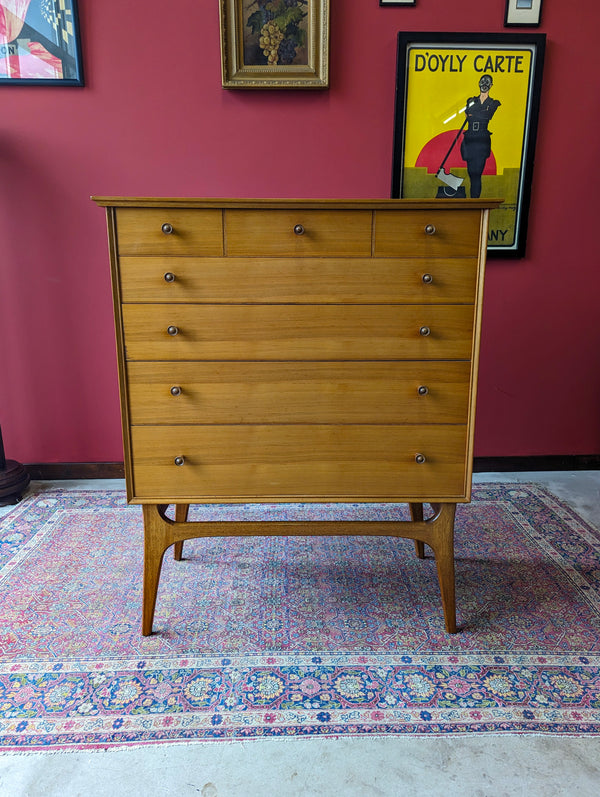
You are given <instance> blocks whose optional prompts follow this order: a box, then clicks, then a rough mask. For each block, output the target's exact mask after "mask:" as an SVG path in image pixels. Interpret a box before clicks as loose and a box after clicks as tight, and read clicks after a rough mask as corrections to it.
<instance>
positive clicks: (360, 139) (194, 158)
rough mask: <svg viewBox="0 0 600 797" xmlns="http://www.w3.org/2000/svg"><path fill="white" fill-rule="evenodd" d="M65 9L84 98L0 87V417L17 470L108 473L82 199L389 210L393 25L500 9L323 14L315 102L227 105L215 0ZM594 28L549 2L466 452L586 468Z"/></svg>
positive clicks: (107, 345)
mask: <svg viewBox="0 0 600 797" xmlns="http://www.w3.org/2000/svg"><path fill="white" fill-rule="evenodd" d="M79 7H80V17H81V28H82V45H83V52H84V66H85V76H86V86H85V88H54V87H41V88H38V87H15V86H0V94H1V98H2V106H1V107H2V114H1V117H0V241H1V247H0V275H1V283H0V290H1V293H0V335H1V337H0V341H1V344H0V345H1V349H0V357H1V362H0V374H1V379H2V384H1V391H0V423H1V424H2V428H3V432H4V438H5V444H6V450H7V455H8V456H9V457H11V458H14V459H18V460H20V461H22V462H61V461H64V462H68V461H70V462H74V461H116V460H120V459H121V458H122V449H121V436H120V421H119V409H118V389H117V377H116V365H115V348H114V335H113V328H112V304H111V296H110V281H109V266H108V253H107V244H106V230H105V222H104V215H103V210H101V209H100V208H98V207H96V205H94V204H93V203H92V202H90V200H89V196H90V195H91V194H109V195H134V196H144V195H165V196H168V195H172V196H222V197H226V196H248V197H252V196H256V197H268V196H272V197H284V196H298V197H387V196H389V191H390V183H391V160H392V143H393V112H394V83H395V60H396V34H397V32H398V31H399V30H440V31H479V32H483V31H485V32H507V29H505V28H504V27H503V19H504V0H493V2H492V0H490V1H489V2H486V3H482V2H481V0H455V2H453V3H448V2H446V1H445V0H418V4H417V6H416V7H414V8H403V7H396V8H380V7H379V5H378V2H377V0H346V2H343V0H331V87H330V89H329V90H328V91H324V92H302V91H296V92H294V91H270V92H244V91H225V90H223V89H222V88H221V78H220V53H219V20H218V3H217V2H216V0H213V1H212V2H210V3H208V2H197V1H196V0H169V2H168V3H164V2H158V1H157V0H147V1H146V2H145V3H123V2H122V0H103V2H101V3H100V2H93V0H80V2H79ZM599 22H600V11H599V10H598V4H597V3H596V2H595V0H580V2H578V3H577V4H565V3H552V2H548V0H546V2H545V3H544V8H543V25H542V26H541V28H539V29H538V31H539V32H545V33H547V35H548V46H547V53H546V67H545V74H544V86H543V94H542V106H541V116H540V133H539V137H538V145H537V156H536V166H535V174H534V181H533V185H532V194H531V201H532V208H531V214H530V225H529V237H528V249H527V257H526V258H525V259H523V260H518V261H509V260H502V261H500V260H494V261H490V263H489V265H488V276H487V282H486V298H485V314H484V323H483V340H482V350H481V367H480V384H479V410H478V425H477V434H476V454H477V455H479V456H516V455H538V454H539V455H544V454H593V453H596V454H597V453H600V400H599V399H600V396H599V393H600V368H599V362H598V360H599V358H598V352H599V350H600V345H599V344H600V331H599V326H600V325H599V322H598V315H599V314H598V311H597V302H598V294H599V292H600V291H599V288H600V273H599V266H600V257H599V256H598V254H597V248H598V247H597V243H596V237H597V235H598V221H597V219H596V213H595V210H596V205H597V199H596V196H597V192H598V186H599V181H598V177H599V167H598V164H599V163H600V139H599V136H598V130H599V129H600V104H599V103H598V76H599V69H598V67H599V53H600V48H599V46H598V44H597V41H596V39H597V34H596V31H597V29H598V23H599ZM510 30H511V31H512V32H514V31H515V30H516V29H514V28H511V29H510ZM524 32H526V31H524Z"/></svg>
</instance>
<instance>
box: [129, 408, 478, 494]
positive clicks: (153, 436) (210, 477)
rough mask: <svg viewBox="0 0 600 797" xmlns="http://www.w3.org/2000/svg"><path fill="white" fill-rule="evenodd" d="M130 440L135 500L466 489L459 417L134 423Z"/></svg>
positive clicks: (456, 491) (455, 491)
mask: <svg viewBox="0 0 600 797" xmlns="http://www.w3.org/2000/svg"><path fill="white" fill-rule="evenodd" d="M131 440H132V461H133V480H134V497H135V498H137V499H147V500H148V499H153V500H159V501H162V500H169V501H174V500H177V499H198V500H225V501H227V500H234V501H235V500H248V501H254V500H260V499H266V500H270V499H271V500H288V499H289V500H344V499H347V500H352V501H356V500H394V499H395V498H397V499H398V500H401V499H402V498H407V497H417V496H423V498H424V500H429V501H431V500H434V499H435V498H447V499H450V498H455V499H457V500H458V499H459V498H460V496H463V495H464V491H465V459H466V447H467V431H466V427H465V426H385V425H382V426H369V425H362V426H327V425H315V426H306V425H304V424H303V425H298V426H289V425H270V426H245V425H238V426H171V427H151V426H136V427H133V428H132V429H131ZM420 457H424V461H422V462H419V461H418V460H419V458H420ZM176 458H183V464H181V465H177V464H175V460H176Z"/></svg>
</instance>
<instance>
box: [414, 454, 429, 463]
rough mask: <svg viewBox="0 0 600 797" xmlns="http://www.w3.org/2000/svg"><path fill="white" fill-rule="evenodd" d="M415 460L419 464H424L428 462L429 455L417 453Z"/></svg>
mask: <svg viewBox="0 0 600 797" xmlns="http://www.w3.org/2000/svg"><path fill="white" fill-rule="evenodd" d="M415 462H416V463H417V465H423V464H424V463H425V462H427V457H426V456H425V454H417V456H416V457H415Z"/></svg>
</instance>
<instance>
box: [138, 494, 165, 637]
mask: <svg viewBox="0 0 600 797" xmlns="http://www.w3.org/2000/svg"><path fill="white" fill-rule="evenodd" d="M143 512H144V593H143V597H142V635H143V636H148V635H149V634H151V633H152V621H153V619H154V609H155V606H156V593H157V591H158V582H159V580H160V569H161V567H162V560H163V555H164V553H165V550H166V549H167V548H168V547H169V535H168V532H169V529H168V527H167V526H166V524H165V522H164V521H163V519H162V517H161V516H160V513H159V507H158V506H156V505H155V504H144V506H143Z"/></svg>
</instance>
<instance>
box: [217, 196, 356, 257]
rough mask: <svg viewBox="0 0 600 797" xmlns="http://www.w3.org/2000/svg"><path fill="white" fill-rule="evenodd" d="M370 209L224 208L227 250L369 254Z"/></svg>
mask: <svg viewBox="0 0 600 797" xmlns="http://www.w3.org/2000/svg"><path fill="white" fill-rule="evenodd" d="M371 223H372V214H371V211H369V210H304V209H302V208H298V210H287V209H286V210H227V211H225V229H226V236H225V239H226V244H225V246H226V252H227V254H228V255H229V256H231V257H240V256H249V257H251V256H253V255H254V256H257V255H266V256H282V255H283V256H293V257H316V256H329V255H343V256H346V257H369V256H370V255H371Z"/></svg>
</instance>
